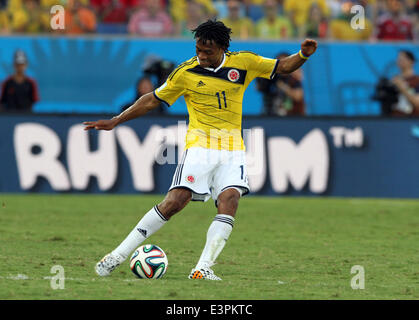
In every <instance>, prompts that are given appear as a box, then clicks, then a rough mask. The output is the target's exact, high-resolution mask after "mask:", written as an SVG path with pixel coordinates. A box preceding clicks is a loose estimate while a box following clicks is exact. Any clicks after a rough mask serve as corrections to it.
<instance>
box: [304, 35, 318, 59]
mask: <svg viewBox="0 0 419 320" xmlns="http://www.w3.org/2000/svg"><path fill="white" fill-rule="evenodd" d="M316 49H317V41H316V40H313V39H305V40H304V41H303V43H302V44H301V51H302V53H303V54H304V55H305V56H307V57H308V56H311V55H312V54H313V53H314V52H315V51H316Z"/></svg>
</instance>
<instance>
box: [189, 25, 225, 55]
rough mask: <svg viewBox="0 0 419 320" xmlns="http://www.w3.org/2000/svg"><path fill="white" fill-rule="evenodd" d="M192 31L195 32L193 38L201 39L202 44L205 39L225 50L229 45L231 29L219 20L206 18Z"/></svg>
mask: <svg viewBox="0 0 419 320" xmlns="http://www.w3.org/2000/svg"><path fill="white" fill-rule="evenodd" d="M192 32H193V33H194V34H195V36H194V38H195V39H199V40H201V41H202V42H203V43H204V44H205V43H206V42H207V41H213V42H215V43H216V44H218V45H219V46H220V47H221V48H223V49H224V51H227V49H228V47H229V46H230V40H231V39H230V34H231V29H230V28H228V27H226V26H225V24H224V23H222V22H221V21H217V20H208V21H207V22H204V23H201V24H200V25H199V26H198V27H196V29H193V30H192Z"/></svg>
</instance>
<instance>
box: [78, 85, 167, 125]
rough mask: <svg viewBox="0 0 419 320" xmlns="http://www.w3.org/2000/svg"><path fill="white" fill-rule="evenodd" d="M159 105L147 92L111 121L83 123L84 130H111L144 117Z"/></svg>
mask: <svg viewBox="0 0 419 320" xmlns="http://www.w3.org/2000/svg"><path fill="white" fill-rule="evenodd" d="M159 104H160V101H159V100H157V99H156V97H155V96H154V94H153V92H149V93H147V94H145V95H143V96H142V97H141V98H139V99H138V100H137V101H135V102H134V104H133V105H132V106H131V107H129V108H128V109H126V110H125V111H123V112H122V113H120V114H119V115H118V116H116V117H113V118H112V119H109V120H98V121H86V122H83V124H84V125H85V127H84V130H90V129H96V130H112V129H113V128H115V127H116V126H117V125H118V124H120V123H123V122H125V121H128V120H131V119H134V118H138V117H141V116H143V115H145V114H146V113H147V112H149V111H151V110H153V109H154V108H157V107H158V106H159Z"/></svg>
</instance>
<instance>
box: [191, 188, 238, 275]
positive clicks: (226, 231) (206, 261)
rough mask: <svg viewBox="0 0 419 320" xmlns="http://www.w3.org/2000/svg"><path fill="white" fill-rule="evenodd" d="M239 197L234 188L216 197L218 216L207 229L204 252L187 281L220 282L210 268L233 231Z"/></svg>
mask: <svg viewBox="0 0 419 320" xmlns="http://www.w3.org/2000/svg"><path fill="white" fill-rule="evenodd" d="M240 196H241V195H240V192H239V191H238V190H237V189H235V188H229V189H227V190H225V191H223V192H222V193H221V194H220V195H219V196H218V199H217V207H218V214H217V215H216V216H215V218H214V221H213V222H212V223H211V225H210V227H209V229H208V232H207V241H206V243H205V247H204V250H203V251H202V254H201V257H200V258H199V261H198V263H197V265H196V267H195V268H194V269H192V271H191V274H190V275H189V279H208V280H221V278H219V277H217V276H216V275H215V274H214V272H213V271H212V270H211V266H212V265H214V263H215V260H216V259H217V257H218V256H219V254H220V253H221V251H222V250H223V248H224V246H225V244H226V242H227V240H228V238H229V236H230V233H231V231H232V229H233V225H234V216H235V215H236V211H237V208H238V206H239V199H240Z"/></svg>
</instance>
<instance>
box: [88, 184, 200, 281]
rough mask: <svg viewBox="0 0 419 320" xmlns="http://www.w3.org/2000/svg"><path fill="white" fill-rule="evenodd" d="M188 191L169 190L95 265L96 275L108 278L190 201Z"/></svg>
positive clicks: (189, 192)
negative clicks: (122, 239) (115, 246)
mask: <svg viewBox="0 0 419 320" xmlns="http://www.w3.org/2000/svg"><path fill="white" fill-rule="evenodd" d="M191 198H192V193H191V191H189V190H188V189H184V188H178V189H173V190H170V191H169V192H168V193H167V195H166V197H165V198H164V200H163V201H162V202H161V203H159V204H158V205H156V206H154V207H153V208H152V209H151V210H150V211H148V212H147V213H146V214H145V215H144V217H143V218H142V219H141V220H140V221H139V222H138V224H137V225H136V226H135V227H134V229H133V230H132V231H131V232H130V233H129V234H128V236H127V237H126V238H125V239H124V241H122V242H121V244H120V245H119V246H118V247H117V248H116V249H115V250H113V251H112V252H111V253H109V254H107V255H106V256H105V257H103V259H102V260H100V261H99V262H98V263H97V264H96V268H95V270H96V273H97V274H98V275H100V276H108V275H109V274H110V273H111V272H112V271H113V270H114V269H115V268H116V267H118V266H119V265H120V264H121V263H122V262H123V261H124V260H125V259H127V258H128V257H129V256H130V254H131V253H132V252H133V251H134V250H135V249H136V248H137V247H138V246H139V245H140V244H141V243H143V242H144V240H146V239H147V238H148V237H150V236H151V235H152V234H153V233H155V232H156V231H157V230H159V229H160V228H161V227H162V226H163V225H164V224H165V223H166V222H167V221H168V220H169V219H170V218H171V217H172V216H173V215H175V214H176V213H178V212H179V211H181V210H182V209H183V208H184V207H185V206H186V205H187V204H188V203H189V201H190V200H191Z"/></svg>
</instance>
